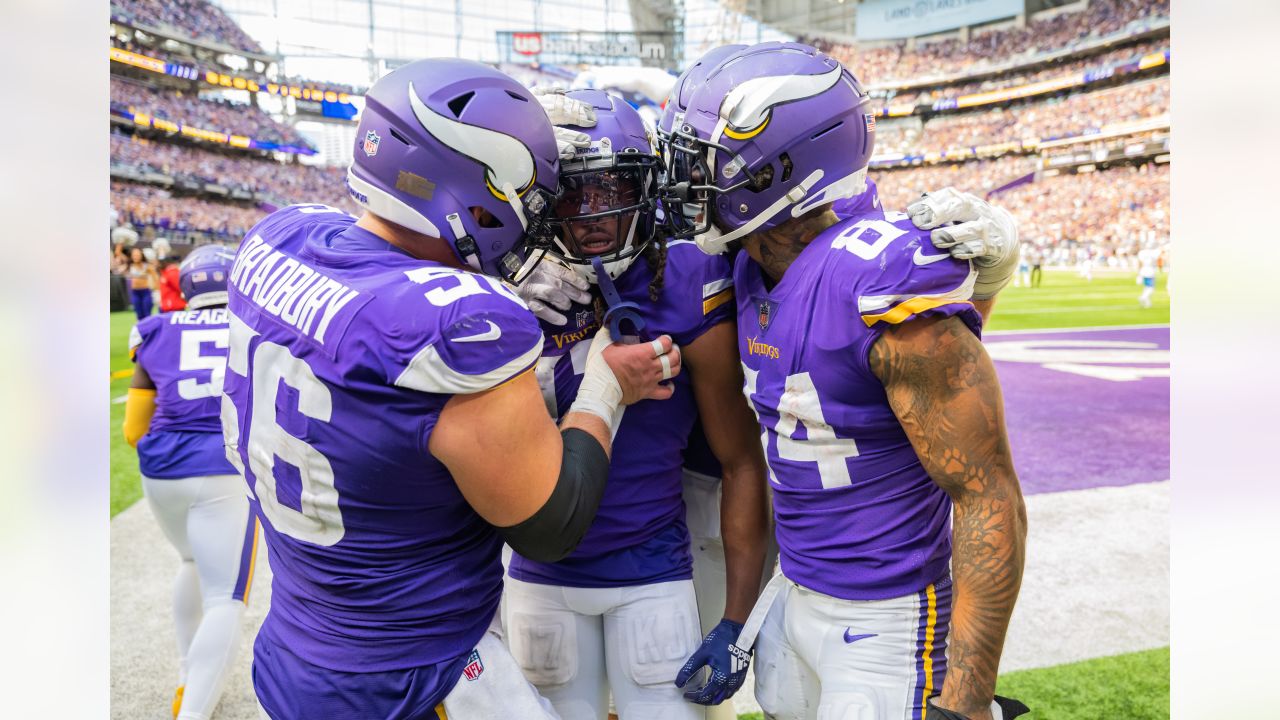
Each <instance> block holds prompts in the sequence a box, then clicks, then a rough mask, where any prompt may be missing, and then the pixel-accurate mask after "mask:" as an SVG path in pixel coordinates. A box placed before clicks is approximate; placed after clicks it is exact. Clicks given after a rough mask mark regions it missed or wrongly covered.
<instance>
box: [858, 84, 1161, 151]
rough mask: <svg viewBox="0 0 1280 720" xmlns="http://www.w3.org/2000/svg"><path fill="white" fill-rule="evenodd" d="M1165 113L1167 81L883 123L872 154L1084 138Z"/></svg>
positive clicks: (877, 132)
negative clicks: (1103, 129)
mask: <svg viewBox="0 0 1280 720" xmlns="http://www.w3.org/2000/svg"><path fill="white" fill-rule="evenodd" d="M1168 112H1169V78H1168V77H1167V76H1166V77H1162V78H1159V79H1156V80H1149V81H1141V82H1137V83H1132V84H1129V85H1122V86H1120V87H1117V88H1112V89H1109V90H1099V91H1097V92H1088V93H1077V94H1074V95H1066V96H1062V97H1056V98H1051V99H1048V100H1031V101H1026V102H1023V103H1015V104H1013V105H1010V106H1009V107H1002V108H995V109H992V110H977V111H973V112H966V113H959V114H952V113H947V114H941V115H938V116H935V117H933V118H931V119H929V120H926V121H924V124H923V126H921V124H920V121H919V120H918V119H904V120H884V121H882V122H880V123H879V124H878V125H877V127H876V146H875V150H876V153H893V152H900V153H907V154H923V153H924V152H928V151H943V150H949V149H953V148H972V147H980V146H983V145H994V144H997V143H1004V142H1011V141H1016V140H1023V139H1027V138H1038V139H1040V140H1051V139H1054V138H1060V137H1067V136H1075V135H1087V134H1089V133H1095V132H1097V131H1099V130H1100V129H1102V128H1103V127H1104V126H1107V125H1111V124H1114V123H1119V122H1129V121H1135V120H1143V119H1147V118H1152V117H1157V116H1160V115H1163V114H1166V113H1168Z"/></svg>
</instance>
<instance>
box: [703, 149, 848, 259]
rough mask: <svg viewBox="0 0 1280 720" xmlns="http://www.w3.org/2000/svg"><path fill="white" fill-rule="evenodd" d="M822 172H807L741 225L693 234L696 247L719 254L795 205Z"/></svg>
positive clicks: (816, 181) (819, 177)
mask: <svg viewBox="0 0 1280 720" xmlns="http://www.w3.org/2000/svg"><path fill="white" fill-rule="evenodd" d="M823 174H824V172H823V170H822V169H821V168H819V169H817V170H814V171H813V172H811V173H809V176H808V177H806V178H805V179H804V180H801V181H800V184H799V185H797V186H795V187H793V188H791V189H790V190H788V191H787V194H786V195H783V196H782V197H780V198H778V199H777V200H775V201H774V203H773V204H772V205H770V206H769V207H767V208H765V210H764V211H763V212H761V213H760V214H758V215H756V216H755V217H753V218H751V219H750V220H749V221H747V223H746V224H745V225H743V226H742V227H740V228H738V229H736V230H734V231H732V232H728V233H725V234H724V235H719V236H715V235H713V234H712V233H710V232H706V233H703V234H701V235H697V236H695V237H694V242H696V243H697V244H698V247H699V248H701V249H702V251H703V252H705V253H707V254H709V255H719V254H720V253H722V252H724V251H725V250H726V249H727V248H728V245H729V243H731V242H733V241H734V240H737V239H739V238H742V237H746V236H747V235H750V234H751V233H753V232H755V231H756V230H757V229H758V228H759V227H760V226H761V225H764V224H765V223H766V222H769V221H770V220H772V219H773V217H774V216H775V215H777V214H778V213H780V212H782V211H783V210H786V209H787V208H788V207H789V206H791V205H795V204H796V203H798V202H800V201H802V200H804V199H805V196H807V195H808V194H809V190H811V189H812V188H813V186H814V185H817V184H818V181H819V180H821V179H822V176H823ZM717 232H718V231H717Z"/></svg>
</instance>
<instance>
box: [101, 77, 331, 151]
mask: <svg viewBox="0 0 1280 720" xmlns="http://www.w3.org/2000/svg"><path fill="white" fill-rule="evenodd" d="M111 110H112V111H113V112H121V111H125V110H127V111H129V112H133V113H138V112H144V113H149V114H151V115H153V116H155V117H157V118H162V119H165V120H169V121H171V122H176V123H182V124H186V125H191V126H194V127H198V128H201V129H204V130H213V131H216V132H224V133H231V134H235V135H245V136H248V137H251V138H253V139H255V140H265V141H266V142H271V143H276V144H280V145H295V146H298V147H312V146H311V143H309V142H308V141H307V140H306V138H304V137H303V136H302V135H301V134H300V133H298V131H296V130H294V129H293V128H291V127H289V126H287V125H284V124H281V123H278V122H276V121H275V120H272V119H271V116H270V115H268V114H267V113H266V112H264V111H263V110H262V109H260V108H257V107H254V106H252V105H242V104H237V103H232V102H228V101H225V100H205V99H201V98H199V97H197V96H193V95H186V94H183V93H182V92H180V91H173V92H163V91H161V90H158V89H156V88H154V87H151V86H149V85H144V84H142V83H140V82H133V81H130V80H125V79H123V78H121V77H119V76H116V75H112V76H111Z"/></svg>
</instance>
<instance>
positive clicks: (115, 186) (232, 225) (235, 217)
mask: <svg viewBox="0 0 1280 720" xmlns="http://www.w3.org/2000/svg"><path fill="white" fill-rule="evenodd" d="M111 207H112V209H113V210H115V211H116V213H118V217H119V221H120V222H121V223H122V224H128V225H132V226H133V227H134V228H135V229H139V230H141V229H143V228H148V227H149V228H153V229H154V230H156V231H157V232H185V231H188V230H195V231H200V232H204V233H208V234H211V235H216V236H222V237H227V238H234V239H235V240H237V241H238V240H239V239H240V237H241V236H243V235H244V234H245V233H246V232H248V231H249V228H251V227H253V224H254V223H256V222H257V221H258V220H260V219H262V216H263V215H265V214H266V211H265V210H263V209H261V208H258V207H248V206H242V205H233V204H231V203H217V202H210V201H208V200H201V199H198V198H193V197H175V196H174V195H173V194H172V193H170V192H169V191H168V190H163V189H161V188H158V187H152V186H149V185H139V184H135V183H126V182H118V181H114V180H113V181H112V182H111Z"/></svg>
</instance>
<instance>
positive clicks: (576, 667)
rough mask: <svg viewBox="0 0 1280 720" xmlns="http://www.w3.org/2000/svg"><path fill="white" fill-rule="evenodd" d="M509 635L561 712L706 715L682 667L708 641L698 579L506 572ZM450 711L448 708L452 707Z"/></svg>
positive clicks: (592, 716) (654, 717) (682, 718)
mask: <svg viewBox="0 0 1280 720" xmlns="http://www.w3.org/2000/svg"><path fill="white" fill-rule="evenodd" d="M506 596H507V597H506V606H505V612H506V615H507V617H506V622H505V626H506V629H507V642H508V644H509V645H510V647H511V654H512V655H513V656H515V659H516V662H518V663H519V665H520V669H521V670H523V671H524V675H525V677H527V678H528V679H529V682H531V683H533V684H534V685H535V686H537V688H538V691H539V692H541V693H542V695H543V696H545V697H546V698H547V699H548V700H550V701H551V704H552V705H553V706H555V709H556V711H557V712H558V713H559V714H560V717H561V718H563V719H564V720H604V719H605V717H606V716H607V715H608V712H609V693H610V691H612V692H613V702H614V705H615V706H616V708H617V712H618V715H619V717H620V718H621V720H703V708H702V706H700V705H694V704H692V703H690V702H689V701H687V700H685V699H684V697H683V696H682V695H681V692H680V688H678V687H676V685H675V678H676V673H677V672H679V670H680V667H681V666H683V665H684V663H685V661H686V660H688V659H689V656H690V655H692V654H693V651H694V650H696V649H697V648H698V645H699V644H701V642H702V636H701V635H700V634H699V633H698V616H697V603H696V601H695V599H694V593H693V582H692V581H690V580H678V581H674V582H665V583H654V584H652V585H637V586H633V587H624V588H573V587H561V586H558V585H540V584H537V583H527V582H521V581H519V580H515V579H512V578H510V577H509V578H507V584H506ZM450 717H452V715H450Z"/></svg>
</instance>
